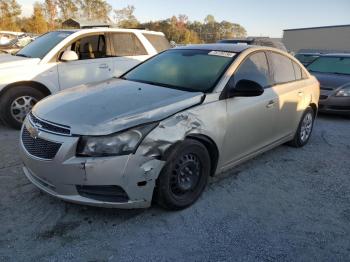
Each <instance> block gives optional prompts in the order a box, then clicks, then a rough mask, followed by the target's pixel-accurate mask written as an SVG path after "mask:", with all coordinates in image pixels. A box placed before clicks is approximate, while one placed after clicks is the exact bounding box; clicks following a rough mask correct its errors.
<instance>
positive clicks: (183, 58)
mask: <svg viewBox="0 0 350 262" xmlns="http://www.w3.org/2000/svg"><path fill="white" fill-rule="evenodd" d="M235 55H236V54H235V53H230V52H220V51H208V50H188V49H186V50H185V49H172V50H168V51H165V52H163V53H161V54H159V55H157V56H155V57H153V58H151V59H150V60H148V61H146V62H145V63H143V64H141V65H139V66H138V67H136V68H134V69H133V70H131V71H130V72H129V73H127V74H125V75H124V76H123V77H122V78H123V79H126V80H130V81H136V82H142V83H148V84H154V85H158V86H164V87H169V88H175V89H180V90H185V91H192V92H208V91H211V90H212V89H213V88H214V86H215V85H216V83H217V82H218V81H219V79H220V77H221V76H222V75H223V73H224V72H225V71H226V69H227V67H228V66H229V65H230V64H231V63H232V61H233V59H234V57H235Z"/></svg>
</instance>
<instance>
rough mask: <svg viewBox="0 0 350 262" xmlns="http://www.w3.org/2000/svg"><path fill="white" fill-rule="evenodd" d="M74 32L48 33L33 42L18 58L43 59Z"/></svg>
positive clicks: (23, 49) (19, 53) (22, 50)
mask: <svg viewBox="0 0 350 262" xmlns="http://www.w3.org/2000/svg"><path fill="white" fill-rule="evenodd" d="M72 33H73V32H69V31H55V32H50V33H46V34H44V35H42V36H40V37H38V38H37V39H35V41H33V42H31V43H30V44H28V45H27V46H25V47H24V48H22V49H21V50H20V51H19V52H18V53H17V54H16V56H24V57H35V58H40V59H42V58H43V57H44V56H46V55H47V53H49V52H50V51H51V50H52V48H54V47H55V46H56V45H58V43H60V42H62V41H63V40H64V39H65V38H67V37H68V36H70V35H71V34H72Z"/></svg>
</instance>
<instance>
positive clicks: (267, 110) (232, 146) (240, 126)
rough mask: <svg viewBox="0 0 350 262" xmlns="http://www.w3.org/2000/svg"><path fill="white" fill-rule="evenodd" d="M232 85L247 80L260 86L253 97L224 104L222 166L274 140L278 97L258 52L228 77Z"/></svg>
mask: <svg viewBox="0 0 350 262" xmlns="http://www.w3.org/2000/svg"><path fill="white" fill-rule="evenodd" d="M232 77H233V78H234V82H235V83H238V81H239V80H242V79H244V80H251V81H254V82H257V83H259V84H260V85H261V86H263V87H264V89H265V90H264V93H263V94H262V95H261V96H257V97H233V98H228V99H227V100H226V101H227V131H226V135H225V140H224V145H223V147H224V152H223V155H222V157H223V158H224V163H225V165H230V163H232V162H236V161H239V160H240V159H243V158H244V157H246V156H249V155H250V154H252V153H254V152H256V151H258V150H259V149H262V148H264V147H265V146H268V145H269V144H271V143H273V142H274V141H275V140H276V131H275V120H276V117H277V110H278V108H277V105H278V104H277V103H278V97H277V94H276V93H275V92H274V90H273V89H272V88H271V76H270V73H269V67H268V62H267V58H266V55H265V53H264V52H262V51H259V52H255V53H253V54H251V55H249V56H248V57H247V58H246V59H245V60H244V61H243V63H242V64H241V65H240V66H239V68H238V69H237V71H236V72H235V74H234V75H233V76H232Z"/></svg>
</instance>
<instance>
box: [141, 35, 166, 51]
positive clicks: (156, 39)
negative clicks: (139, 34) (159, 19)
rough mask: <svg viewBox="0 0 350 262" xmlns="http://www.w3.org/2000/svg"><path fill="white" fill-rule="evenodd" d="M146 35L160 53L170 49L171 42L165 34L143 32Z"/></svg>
mask: <svg viewBox="0 0 350 262" xmlns="http://www.w3.org/2000/svg"><path fill="white" fill-rule="evenodd" d="M143 36H144V37H146V39H147V40H148V41H149V42H150V43H151V44H152V45H153V47H154V48H155V49H156V50H157V52H158V53H160V52H162V51H164V50H167V49H169V48H170V47H171V46H170V43H169V41H168V40H167V39H166V38H165V36H163V35H154V34H145V33H144V34H143Z"/></svg>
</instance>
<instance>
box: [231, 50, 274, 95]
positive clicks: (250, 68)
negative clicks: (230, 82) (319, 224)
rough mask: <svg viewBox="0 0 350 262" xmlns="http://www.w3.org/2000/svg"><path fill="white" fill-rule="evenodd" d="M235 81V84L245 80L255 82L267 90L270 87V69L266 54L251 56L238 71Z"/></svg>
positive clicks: (260, 53)
mask: <svg viewBox="0 0 350 262" xmlns="http://www.w3.org/2000/svg"><path fill="white" fill-rule="evenodd" d="M234 79H235V83H238V81H239V80H242V79H244V80H251V81H254V82H256V83H258V84H260V85H261V86H262V87H265V88H266V87H268V86H270V85H271V83H270V76H269V67H268V64H267V59H266V55H265V53H264V52H259V53H254V54H252V55H250V56H249V57H248V58H247V59H246V60H245V61H244V62H243V63H242V64H241V65H240V67H239V68H238V69H237V71H236V73H235V75H234Z"/></svg>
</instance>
